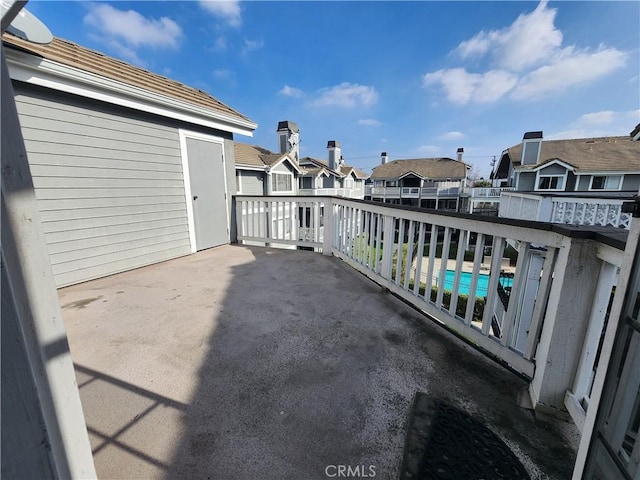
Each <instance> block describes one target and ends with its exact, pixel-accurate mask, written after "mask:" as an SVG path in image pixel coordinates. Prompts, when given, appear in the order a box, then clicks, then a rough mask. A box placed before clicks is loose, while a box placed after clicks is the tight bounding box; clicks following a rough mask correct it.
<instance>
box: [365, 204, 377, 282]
mask: <svg viewBox="0 0 640 480" xmlns="http://www.w3.org/2000/svg"><path fill="white" fill-rule="evenodd" d="M374 217H375V214H374V213H373V212H369V233H368V235H369V236H368V238H367V244H368V245H369V250H368V255H367V265H368V266H369V268H370V269H371V270H373V271H375V266H374V264H373V253H374V252H373V245H374V243H375V241H374V239H375V235H374V225H373V219H374Z"/></svg>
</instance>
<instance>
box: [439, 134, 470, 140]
mask: <svg viewBox="0 0 640 480" xmlns="http://www.w3.org/2000/svg"><path fill="white" fill-rule="evenodd" d="M466 137H467V136H466V135H465V134H464V133H462V132H447V133H443V134H442V135H440V136H439V137H438V140H460V139H462V138H466Z"/></svg>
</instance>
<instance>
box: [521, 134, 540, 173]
mask: <svg viewBox="0 0 640 480" xmlns="http://www.w3.org/2000/svg"><path fill="white" fill-rule="evenodd" d="M541 147H542V132H541V131H540V132H526V133H525V134H524V136H523V137H522V157H521V158H520V165H535V164H537V163H538V159H539V158H540V149H541Z"/></svg>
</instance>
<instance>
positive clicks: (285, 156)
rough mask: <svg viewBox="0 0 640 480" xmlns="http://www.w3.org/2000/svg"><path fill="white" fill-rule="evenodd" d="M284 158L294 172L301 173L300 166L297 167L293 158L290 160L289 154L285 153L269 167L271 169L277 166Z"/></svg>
mask: <svg viewBox="0 0 640 480" xmlns="http://www.w3.org/2000/svg"><path fill="white" fill-rule="evenodd" d="M285 160H286V161H288V162H289V164H290V165H291V166H292V167H293V169H294V170H295V171H296V172H298V173H302V170H300V168H298V166H297V165H296V162H294V161H293V160H291V159H290V158H289V155H288V154H286V153H283V154H282V158H281V159H280V160H278V161H277V162H276V163H274V164H273V165H271V166H270V167H269V168H270V169H272V170H273V169H274V168H276V167H277V166H278V165H280V164H281V163H284V161H285Z"/></svg>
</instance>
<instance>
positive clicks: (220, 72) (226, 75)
mask: <svg viewBox="0 0 640 480" xmlns="http://www.w3.org/2000/svg"><path fill="white" fill-rule="evenodd" d="M212 74H213V77H214V78H217V79H218V80H226V79H230V78H233V77H234V73H233V71H232V70H226V69H224V68H218V69H216V70H214V71H213V72H212Z"/></svg>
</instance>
